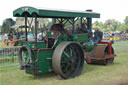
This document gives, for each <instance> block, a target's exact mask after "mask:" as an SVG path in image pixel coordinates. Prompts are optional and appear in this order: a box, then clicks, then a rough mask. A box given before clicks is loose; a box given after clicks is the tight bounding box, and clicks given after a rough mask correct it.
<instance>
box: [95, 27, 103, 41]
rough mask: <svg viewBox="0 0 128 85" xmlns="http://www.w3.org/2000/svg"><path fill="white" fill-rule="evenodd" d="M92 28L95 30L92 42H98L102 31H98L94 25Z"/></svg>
mask: <svg viewBox="0 0 128 85" xmlns="http://www.w3.org/2000/svg"><path fill="white" fill-rule="evenodd" d="M94 30H95V32H94V37H93V42H94V44H98V42H99V41H101V40H102V37H103V32H102V31H100V30H99V28H98V27H95V28H94Z"/></svg>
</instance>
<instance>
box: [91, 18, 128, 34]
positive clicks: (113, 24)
mask: <svg viewBox="0 0 128 85" xmlns="http://www.w3.org/2000/svg"><path fill="white" fill-rule="evenodd" d="M95 26H96V27H98V28H99V29H100V30H102V31H104V32H114V31H126V30H127V29H128V16H127V17H126V18H125V20H124V22H123V23H121V22H119V21H117V20H115V19H108V20H106V21H105V22H99V21H95V22H94V23H93V27H95Z"/></svg>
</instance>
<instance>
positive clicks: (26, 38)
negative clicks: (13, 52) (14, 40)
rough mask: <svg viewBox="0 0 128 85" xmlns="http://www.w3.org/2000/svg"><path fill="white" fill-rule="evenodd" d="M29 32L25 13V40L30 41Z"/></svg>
mask: <svg viewBox="0 0 128 85" xmlns="http://www.w3.org/2000/svg"><path fill="white" fill-rule="evenodd" d="M27 35H28V32H27V15H25V40H26V41H28V37H27Z"/></svg>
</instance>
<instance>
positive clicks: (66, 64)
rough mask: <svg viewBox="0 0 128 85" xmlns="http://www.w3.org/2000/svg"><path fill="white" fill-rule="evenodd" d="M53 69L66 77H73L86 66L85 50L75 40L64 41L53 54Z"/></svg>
mask: <svg viewBox="0 0 128 85" xmlns="http://www.w3.org/2000/svg"><path fill="white" fill-rule="evenodd" d="M52 65H53V69H54V71H55V72H56V74H58V75H60V76H61V77H62V78H64V79H68V78H73V77H76V76H78V75H80V73H81V72H82V69H83V66H84V52H83V50H82V48H81V46H80V45H79V44H78V43H75V42H66V41H65V42H62V43H61V44H59V45H58V46H57V47H56V49H55V51H54V54H53V61H52Z"/></svg>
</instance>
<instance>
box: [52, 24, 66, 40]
mask: <svg viewBox="0 0 128 85" xmlns="http://www.w3.org/2000/svg"><path fill="white" fill-rule="evenodd" d="M50 31H51V32H53V38H54V39H57V38H58V37H59V33H63V32H64V26H63V25H62V24H53V25H52V26H51V29H50Z"/></svg>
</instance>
